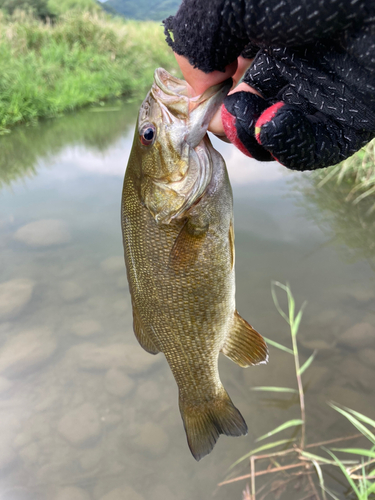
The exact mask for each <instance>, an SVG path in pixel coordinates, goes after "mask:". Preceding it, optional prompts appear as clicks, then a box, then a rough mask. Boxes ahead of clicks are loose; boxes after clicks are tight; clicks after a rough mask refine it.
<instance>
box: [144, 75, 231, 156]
mask: <svg viewBox="0 0 375 500" xmlns="http://www.w3.org/2000/svg"><path fill="white" fill-rule="evenodd" d="M232 85H233V81H232V79H231V78H228V79H227V80H225V81H224V82H222V83H219V84H217V85H214V86H213V87H210V88H208V89H207V90H206V91H205V92H204V93H203V94H201V95H199V96H196V97H189V96H188V85H187V83H186V82H185V81H184V80H180V79H179V78H176V77H175V76H172V75H171V74H169V73H168V72H167V71H166V70H165V69H163V68H157V69H156V70H155V74H154V84H153V86H152V93H153V94H154V96H155V98H156V99H157V100H159V102H161V103H162V104H163V105H164V106H165V107H166V108H167V109H168V111H169V112H170V113H171V114H173V115H174V116H175V117H176V118H179V119H183V120H185V123H186V125H187V132H186V136H185V141H186V142H187V144H189V146H191V147H192V148H195V147H196V146H198V144H199V143H200V142H201V140H202V139H203V137H204V136H205V135H206V132H207V130H208V126H209V123H210V121H211V119H212V118H213V116H214V114H215V113H216V111H217V110H218V109H219V107H220V106H221V104H222V102H223V100H224V97H225V96H226V95H227V94H228V92H229V90H230V89H231V87H232Z"/></svg>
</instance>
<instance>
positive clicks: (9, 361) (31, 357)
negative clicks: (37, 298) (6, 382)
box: [0, 328, 57, 377]
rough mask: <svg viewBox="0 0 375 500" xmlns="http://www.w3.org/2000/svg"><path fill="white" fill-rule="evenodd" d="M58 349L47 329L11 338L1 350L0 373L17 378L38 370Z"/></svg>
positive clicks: (35, 330) (38, 329)
mask: <svg viewBox="0 0 375 500" xmlns="http://www.w3.org/2000/svg"><path fill="white" fill-rule="evenodd" d="M56 347H57V342H56V339H54V338H53V337H52V335H51V332H50V331H49V330H48V329H47V328H34V329H32V330H29V331H27V332H24V333H20V334H18V335H16V336H14V337H11V338H10V339H9V340H8V341H7V342H5V344H4V345H3V346H2V348H1V349H0V373H2V374H4V375H5V376H7V377H16V376H18V375H22V374H23V373H25V372H29V371H31V370H33V369H35V368H38V367H39V366H40V365H42V364H44V363H45V362H46V361H47V360H48V359H49V358H50V357H51V356H52V354H53V353H54V352H55V350H56Z"/></svg>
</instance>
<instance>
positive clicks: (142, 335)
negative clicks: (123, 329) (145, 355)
mask: <svg viewBox="0 0 375 500" xmlns="http://www.w3.org/2000/svg"><path fill="white" fill-rule="evenodd" d="M133 330H134V334H135V336H136V338H137V340H138V342H139V343H140V345H141V347H143V349H144V350H145V351H147V352H149V353H150V354H157V353H158V352H160V351H159V349H158V348H157V347H156V346H155V344H154V342H153V340H152V339H151V338H150V335H149V334H147V333H146V332H145V330H144V328H143V327H142V322H141V320H140V317H139V315H138V311H137V308H136V306H135V304H133Z"/></svg>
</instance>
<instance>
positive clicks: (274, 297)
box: [271, 281, 289, 324]
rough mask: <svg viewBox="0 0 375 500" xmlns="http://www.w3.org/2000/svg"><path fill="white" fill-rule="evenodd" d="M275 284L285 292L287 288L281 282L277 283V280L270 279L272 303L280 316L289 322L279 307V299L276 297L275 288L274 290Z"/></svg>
mask: <svg viewBox="0 0 375 500" xmlns="http://www.w3.org/2000/svg"><path fill="white" fill-rule="evenodd" d="M276 286H277V287H278V288H281V289H282V290H284V291H285V292H286V293H288V288H287V287H286V286H285V285H283V284H282V283H279V282H278V281H272V283H271V294H272V299H273V303H274V304H275V307H276V309H277V311H278V313H279V314H280V316H282V317H283V318H284V319H285V321H286V322H287V323H288V324H289V318H288V316H287V315H286V314H285V313H284V311H283V310H282V309H281V307H280V304H279V300H278V298H277V295H276V290H275V287H276Z"/></svg>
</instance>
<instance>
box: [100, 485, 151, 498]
mask: <svg viewBox="0 0 375 500" xmlns="http://www.w3.org/2000/svg"><path fill="white" fill-rule="evenodd" d="M100 500H144V497H143V496H142V495H140V494H139V493H137V492H136V491H135V490H133V488H131V487H130V486H124V487H122V488H116V489H114V490H112V491H110V492H109V493H107V494H106V495H104V496H103V497H101V499H100Z"/></svg>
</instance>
